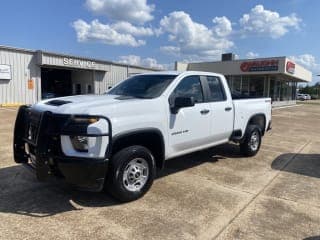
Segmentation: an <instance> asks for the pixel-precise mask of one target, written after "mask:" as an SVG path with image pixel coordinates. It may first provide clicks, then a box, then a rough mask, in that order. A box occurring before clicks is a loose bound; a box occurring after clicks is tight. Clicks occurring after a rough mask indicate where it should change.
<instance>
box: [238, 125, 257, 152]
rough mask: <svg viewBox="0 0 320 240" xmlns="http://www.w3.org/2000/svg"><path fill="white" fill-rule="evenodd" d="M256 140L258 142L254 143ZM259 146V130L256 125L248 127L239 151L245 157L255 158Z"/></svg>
mask: <svg viewBox="0 0 320 240" xmlns="http://www.w3.org/2000/svg"><path fill="white" fill-rule="evenodd" d="M254 139H257V141H258V142H255V140H254ZM260 146H261V129H260V127H259V126H257V125H249V126H248V128H247V130H246V134H245V137H244V140H243V142H241V143H240V151H241V153H242V154H243V155H244V156H246V157H252V156H255V155H256V154H257V153H258V151H259V149H260Z"/></svg>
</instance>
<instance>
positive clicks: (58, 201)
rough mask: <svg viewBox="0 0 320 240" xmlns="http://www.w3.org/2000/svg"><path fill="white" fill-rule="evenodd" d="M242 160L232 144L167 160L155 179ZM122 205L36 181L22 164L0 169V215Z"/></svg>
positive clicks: (37, 214)
mask: <svg viewBox="0 0 320 240" xmlns="http://www.w3.org/2000/svg"><path fill="white" fill-rule="evenodd" d="M239 157H241V155H240V152H239V150H238V147H237V146H236V145H233V144H226V145H223V146H219V147H215V148H211V149H208V150H205V151H201V152H196V153H192V154H189V155H186V156H183V157H179V158H175V159H172V160H168V161H167V162H166V166H165V169H164V170H162V171H160V173H159V174H158V176H157V179H159V178H162V177H165V176H168V175H170V174H173V173H176V172H179V171H184V170H186V169H189V168H193V167H196V166H199V165H201V164H204V163H208V162H212V163H214V162H216V161H219V160H221V159H224V158H239ZM119 204H121V203H120V202H119V201H117V200H115V199H113V198H112V197H111V196H109V195H108V194H105V193H92V192H83V191H78V190H76V189H75V188H73V187H72V186H69V185H67V184H65V183H64V182H62V181H55V180H50V181H48V182H38V181H37V180H36V178H35V176H34V175H33V174H32V173H30V172H29V171H28V170H27V169H26V168H24V167H23V166H21V165H15V166H11V167H6V168H0V212H2V213H14V214H19V215H26V216H31V217H38V218H42V217H48V216H52V215H55V214H59V213H63V212H68V211H81V210H82V209H84V208H86V207H108V206H113V205H119Z"/></svg>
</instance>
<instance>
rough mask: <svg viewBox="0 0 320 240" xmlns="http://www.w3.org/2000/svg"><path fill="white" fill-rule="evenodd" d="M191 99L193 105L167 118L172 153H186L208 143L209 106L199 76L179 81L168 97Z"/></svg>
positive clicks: (172, 98)
mask: <svg viewBox="0 0 320 240" xmlns="http://www.w3.org/2000/svg"><path fill="white" fill-rule="evenodd" d="M175 97H193V98H194V100H195V105H194V106H193V107H185V108H181V109H179V111H178V113H176V114H175V113H172V112H171V113H170V116H169V141H170V145H171V147H172V149H173V151H174V152H183V151H188V150H190V149H192V148H194V147H199V146H201V145H203V144H207V143H209V142H210V139H209V137H210V121H211V118H212V117H211V111H210V104H209V103H207V102H205V95H204V89H203V83H202V81H201V80H200V77H199V76H187V77H185V78H184V79H182V80H181V81H180V83H179V84H178V85H177V87H176V88H175V89H174V90H173V92H172V93H171V95H170V98H169V101H170V102H171V101H174V98H175Z"/></svg>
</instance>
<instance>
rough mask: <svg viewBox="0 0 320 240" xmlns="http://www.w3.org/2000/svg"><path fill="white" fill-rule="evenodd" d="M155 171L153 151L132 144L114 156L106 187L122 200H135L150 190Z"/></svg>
mask: <svg viewBox="0 0 320 240" xmlns="http://www.w3.org/2000/svg"><path fill="white" fill-rule="evenodd" d="M155 173H156V170H155V160H154V157H153V155H152V153H151V152H150V151H149V150H148V149H147V148H145V147H143V146H130V147H127V148H124V149H122V150H120V151H119V152H117V153H116V154H115V155H114V156H113V157H112V159H111V162H110V168H109V174H108V181H107V186H106V188H107V190H108V191H109V192H110V193H111V194H112V195H113V196H114V197H115V198H117V199H119V200H120V201H122V202H128V201H133V200H136V199H138V198H140V197H142V196H143V195H144V194H145V193H146V192H147V191H148V190H149V188H150V187H151V185H152V183H153V180H154V177H155Z"/></svg>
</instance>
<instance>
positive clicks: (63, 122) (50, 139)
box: [13, 105, 112, 179]
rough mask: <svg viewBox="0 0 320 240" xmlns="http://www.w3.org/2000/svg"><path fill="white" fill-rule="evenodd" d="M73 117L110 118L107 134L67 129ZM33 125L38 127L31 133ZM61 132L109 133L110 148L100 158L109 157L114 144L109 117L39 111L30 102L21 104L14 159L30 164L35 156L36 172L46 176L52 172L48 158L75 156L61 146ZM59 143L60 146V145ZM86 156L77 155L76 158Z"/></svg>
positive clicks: (72, 134)
mask: <svg viewBox="0 0 320 240" xmlns="http://www.w3.org/2000/svg"><path fill="white" fill-rule="evenodd" d="M72 118H99V119H104V120H106V121H107V122H108V133H107V134H88V133H87V132H86V131H84V130H83V129H82V130H81V129H78V128H72V129H71V130H70V129H68V124H69V123H70V119H72ZM30 125H35V126H36V128H34V129H31V130H32V131H35V133H31V136H33V137H31V138H30V132H29V129H30ZM60 135H68V136H79V135H80V136H87V137H102V136H108V137H109V141H108V142H109V144H108V148H107V150H106V153H105V157H104V158H103V159H101V160H104V159H107V158H109V157H110V153H111V148H112V125H111V121H110V119H109V118H107V117H104V116H101V115H83V114H54V113H52V112H49V111H45V112H41V113H40V112H38V111H35V110H33V109H32V108H31V107H30V106H27V105H24V106H21V107H20V108H19V111H18V114H17V118H16V122H15V127H14V143H13V150H14V160H15V162H17V163H26V164H28V162H29V159H30V158H31V157H34V158H35V159H36V164H35V166H33V167H34V168H36V174H37V177H38V179H43V178H45V176H46V175H47V173H48V172H50V168H49V166H48V164H47V162H48V159H49V158H53V159H64V160H66V161H67V160H68V159H70V160H72V159H75V157H68V156H65V155H64V154H63V152H62V151H61V146H60V139H59V137H60ZM26 143H28V145H29V146H30V147H31V148H32V152H33V153H32V155H33V156H31V155H30V154H28V153H27V152H26ZM57 145H59V146H57ZM81 159H86V158H78V157H77V160H80V161H81Z"/></svg>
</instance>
